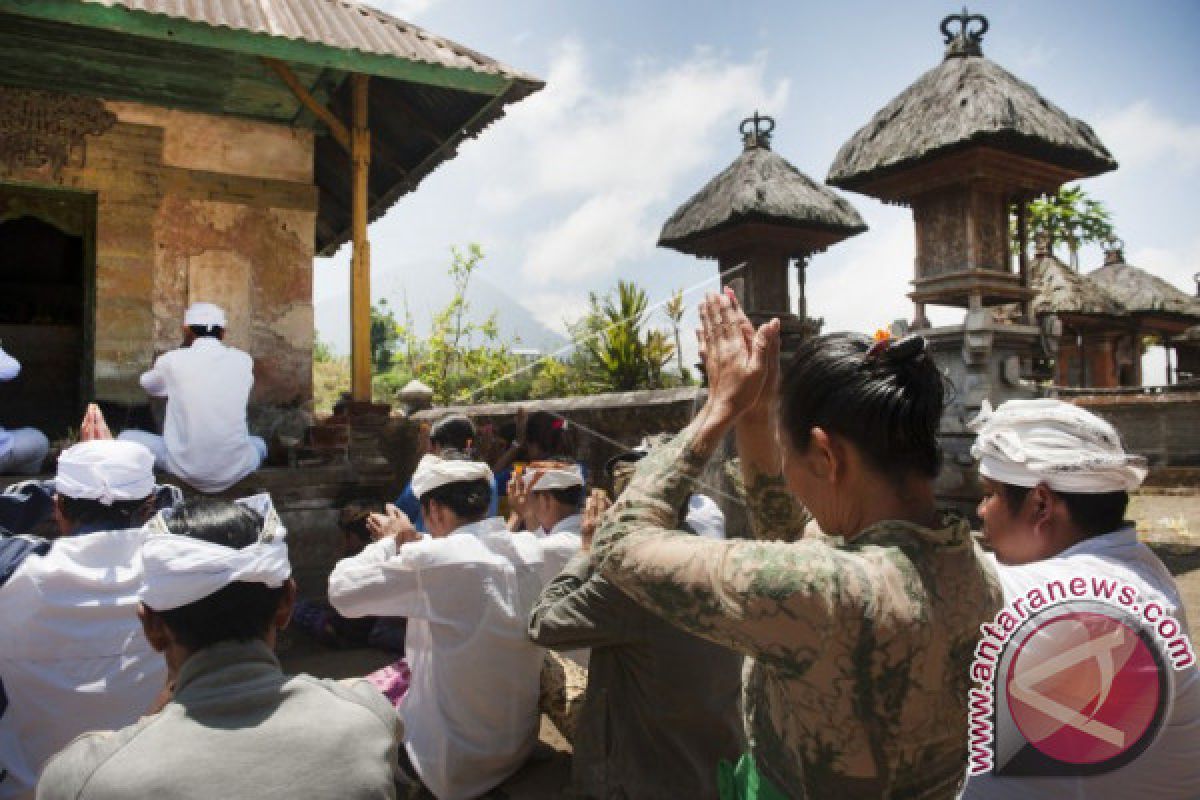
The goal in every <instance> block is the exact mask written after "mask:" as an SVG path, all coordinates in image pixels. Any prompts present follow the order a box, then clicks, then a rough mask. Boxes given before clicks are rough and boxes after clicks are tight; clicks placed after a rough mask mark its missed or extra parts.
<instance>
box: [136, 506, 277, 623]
mask: <svg viewBox="0 0 1200 800" xmlns="http://www.w3.org/2000/svg"><path fill="white" fill-rule="evenodd" d="M235 502H237V503H238V504H239V505H244V506H247V507H248V508H251V509H253V510H254V511H256V512H258V513H259V514H260V515H261V516H262V517H263V527H262V531H261V533H260V534H259V537H258V541H257V542H255V543H254V544H252V545H250V546H248V547H243V548H241V549H238V548H233V547H225V546H224V545H219V544H214V543H213V542H205V541H202V540H200V539H193V538H192V537H190V536H180V535H178V534H173V533H171V532H170V531H169V529H168V527H167V522H166V520H167V515H168V513H169V512H166V511H164V512H162V513H160V514H158V516H156V517H155V518H154V519H152V520H150V522H149V523H148V524H147V527H148V529H149V532H150V534H151V535H150V536H148V537H146V542H145V544H143V545H142V564H143V566H144V568H145V583H144V584H143V585H142V589H141V591H140V592H138V599H139V600H141V601H142V603H143V604H145V605H146V606H147V607H149V608H152V609H154V610H155V611H170V610H171V609H174V608H180V607H181V606H186V605H189V604H191V603H195V602H196V601H197V600H203V599H204V598H205V597H208V596H209V595H210V594H213V593H215V592H218V591H220V590H221V589H224V588H225V587H226V586H228V585H229V584H231V583H233V582H234V581H245V582H247V583H262V584H265V585H266V586H268V587H270V588H272V589H278V588H279V587H280V586H282V585H283V582H284V581H286V580H287V579H288V578H290V577H291V575H292V565H291V563H290V562H289V561H288V551H287V541H286V537H287V529H286V528H284V527H283V523H282V522H281V521H280V519H279V515H278V514H277V513H276V512H275V507H274V505H273V504H272V503H271V496H270V495H269V494H256V495H254V496H253V497H247V498H244V499H242V500H237V501H235Z"/></svg>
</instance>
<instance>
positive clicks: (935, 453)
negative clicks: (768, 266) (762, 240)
mask: <svg viewBox="0 0 1200 800" xmlns="http://www.w3.org/2000/svg"><path fill="white" fill-rule="evenodd" d="M700 317H701V323H702V326H703V327H702V329H701V330H700V331H699V332H698V333H699V335H700V338H701V344H702V347H703V350H704V352H705V366H706V371H707V373H708V379H709V393H708V398H707V400H706V402H705V405H704V408H703V409H702V410H701V412H700V413H699V414H698V415H697V417H696V419H695V420H693V421H692V423H691V424H690V425H689V426H688V427H687V428H686V429H685V430H684V431H683V432H682V433H681V434H680V435H679V436H677V437H675V438H674V439H673V440H672V441H671V442H670V443H668V444H666V445H664V446H661V447H659V448H658V449H656V450H655V451H654V452H652V453H651V454H650V455H649V456H647V457H646V458H645V459H643V461H642V462H641V464H640V465H639V466H638V469H637V472H636V473H635V475H634V477H633V480H632V481H631V483H630V485H629V488H628V489H626V490H625V493H624V494H623V495H622V496H621V498H620V499H619V500H618V502H617V503H616V505H615V506H614V508H613V509H612V510H611V511H610V512H609V513H608V514H607V515H606V516H605V518H604V520H603V521H602V522H601V525H600V527H599V529H598V530H597V532H596V535H595V544H594V546H593V553H594V556H593V557H594V559H595V563H596V564H597V565H598V566H599V570H600V572H601V573H603V574H604V576H605V577H607V578H608V579H609V580H611V581H612V582H613V583H615V584H616V585H617V586H618V587H619V588H621V589H622V590H623V591H624V592H625V593H626V594H628V595H629V596H630V597H632V598H634V599H635V600H636V601H637V602H639V603H640V604H642V605H644V606H645V607H647V608H649V609H651V610H653V611H655V612H656V613H658V614H659V615H661V616H662V617H664V618H666V619H667V620H669V621H670V622H672V623H673V624H674V625H676V626H678V627H680V628H682V629H684V630H686V631H689V632H691V633H695V634H697V635H700V636H704V637H707V638H709V639H711V640H713V641H715V642H717V643H719V644H722V645H725V646H726V647H730V648H732V649H734V650H737V651H739V652H741V653H742V654H744V655H746V656H748V657H749V658H750V661H749V662H748V667H747V670H746V671H745V672H744V678H743V709H742V713H743V717H744V723H745V727H746V733H747V738H748V751H747V753H746V754H745V755H744V756H743V757H742V759H741V760H740V761H739V762H738V764H737V765H736V766H734V765H730V764H722V765H721V766H720V783H721V792H722V797H723V798H739V799H740V798H756V797H757V798H777V797H778V798H782V797H801V798H803V797H808V798H818V797H821V798H823V797H841V798H884V797H906V798H952V797H954V796H955V794H956V793H957V790H958V788H959V785H960V784H961V782H962V780H963V778H964V777H965V774H966V767H967V690H968V687H969V674H968V673H969V670H970V662H971V658H972V655H973V652H974V648H975V643H976V639H977V637H978V631H979V626H980V625H981V624H982V623H984V622H986V621H987V620H989V619H991V618H992V617H993V616H994V615H995V613H996V612H997V611H998V610H999V608H1000V605H1001V592H1000V588H999V585H998V584H997V581H996V577H995V575H994V574H993V573H992V572H991V571H990V568H989V567H987V566H986V565H985V563H984V561H983V560H982V558H981V551H980V549H979V547H978V545H976V544H975V543H974V541H973V539H972V537H971V533H970V528H969V526H968V523H967V521H966V520H965V519H963V518H961V517H958V516H956V515H954V514H952V513H949V512H945V511H940V510H939V509H938V508H937V506H936V502H935V499H934V491H933V482H934V478H935V476H936V475H937V472H938V468H939V450H938V443H937V438H936V434H937V429H938V423H939V420H940V418H941V415H942V407H943V383H942V378H941V375H940V373H939V372H938V370H937V367H936V366H935V364H934V363H933V360H932V358H931V357H930V355H929V353H928V352H927V351H926V345H925V340H924V339H923V338H921V337H919V336H912V337H907V338H905V339H901V340H900V341H892V340H891V339H889V338H887V337H880V338H878V339H877V340H876V341H872V340H871V339H869V338H867V337H865V336H858V335H854V334H831V335H826V336H820V337H815V338H812V339H809V340H807V341H806V342H804V344H803V345H802V346H801V347H800V348H799V349H798V351H797V352H796V353H795V355H794V357H793V358H792V359H791V361H790V362H789V364H788V365H787V367H786V370H785V376H784V378H783V380H782V381H781V379H780V366H779V322H778V320H772V321H771V322H768V323H767V324H765V325H763V326H762V327H760V328H758V329H757V330H755V328H754V326H753V325H752V324H751V323H750V322H749V320H748V319H747V318H746V316H745V314H743V313H742V311H741V309H740V308H739V307H738V304H737V300H736V298H735V297H734V296H733V294H732V292H729V291H728V290H726V293H725V294H721V295H716V294H710V295H709V296H708V297H707V298H706V299H705V301H704V303H703V304H702V305H701V307H700ZM730 431H734V432H735V433H736V437H737V448H738V454H739V456H740V459H741V464H742V471H743V474H744V478H745V484H746V494H747V498H746V501H747V504H748V507H749V511H750V517H751V522H752V528H753V532H754V537H755V539H756V540H757V541H726V542H721V541H703V540H698V539H696V537H694V536H688V535H687V534H685V533H680V532H676V531H674V530H672V528H673V527H674V525H675V510H676V509H678V508H680V507H681V504H682V503H683V502H685V501H686V499H687V497H688V496H689V495H690V494H691V493H692V492H693V491H695V484H696V481H697V479H698V477H699V475H700V474H701V471H702V470H703V469H704V466H705V463H706V462H707V461H708V459H709V458H710V457H711V456H712V454H713V452H714V451H715V450H716V449H717V447H718V444H719V443H720V442H721V440H722V439H723V438H724V437H725V435H726V434H727V433H728V432H730ZM813 518H815V520H816V522H817V523H818V524H819V526H820V528H821V531H822V532H823V533H824V534H825V536H816V535H810V536H805V535H804V530H805V526H806V524H807V523H808V522H809V521H810V519H813ZM714 768H717V765H714Z"/></svg>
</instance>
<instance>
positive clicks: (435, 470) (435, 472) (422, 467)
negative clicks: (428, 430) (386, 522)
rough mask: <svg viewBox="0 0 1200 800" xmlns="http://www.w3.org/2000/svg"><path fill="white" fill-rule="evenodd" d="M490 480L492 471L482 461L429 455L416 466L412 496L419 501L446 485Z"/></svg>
mask: <svg viewBox="0 0 1200 800" xmlns="http://www.w3.org/2000/svg"><path fill="white" fill-rule="evenodd" d="M491 480H492V470H491V469H490V468H489V467H488V465H487V464H484V463H483V462H482V461H466V460H461V459H453V458H442V457H440V456H435V455H433V454H432V453H429V454H427V455H426V456H425V457H424V458H422V459H421V463H420V464H417V469H416V471H414V472H413V476H412V480H411V483H412V490H413V494H415V495H416V496H417V499H418V500H419V499H421V498H422V497H424V496H425V495H426V494H428V493H429V492H432V491H433V490H434V489H437V488H438V487H439V486H445V485H446V484H448V483H463V482H466V481H488V482H491Z"/></svg>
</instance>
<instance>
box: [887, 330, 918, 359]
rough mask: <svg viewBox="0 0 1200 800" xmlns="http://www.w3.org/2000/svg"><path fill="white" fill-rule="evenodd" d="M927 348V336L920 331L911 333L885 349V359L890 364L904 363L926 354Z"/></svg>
mask: <svg viewBox="0 0 1200 800" xmlns="http://www.w3.org/2000/svg"><path fill="white" fill-rule="evenodd" d="M925 348H926V341H925V337H924V336H922V335H921V334H919V333H910V334H909V335H908V336H905V337H904V338H903V339H900V340H899V341H897V342H894V343H893V344H892V346H891V347H889V348H888V349H887V350H884V351H883V360H884V361H886V362H888V363H889V364H903V363H904V362H906V361H912V360H913V359H914V358H917V357H919V356H922V355H924V354H925Z"/></svg>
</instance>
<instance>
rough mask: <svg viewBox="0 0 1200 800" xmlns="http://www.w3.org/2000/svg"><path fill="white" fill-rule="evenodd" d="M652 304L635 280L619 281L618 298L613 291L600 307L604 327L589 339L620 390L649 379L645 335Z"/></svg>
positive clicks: (600, 362)
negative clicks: (643, 327)
mask: <svg viewBox="0 0 1200 800" xmlns="http://www.w3.org/2000/svg"><path fill="white" fill-rule="evenodd" d="M648 305H649V301H648V300H647V299H646V293H645V292H644V291H643V290H642V289H639V288H638V287H637V285H636V284H635V283H633V282H632V281H617V291H616V298H615V299H614V297H613V296H612V295H611V294H610V295H609V296H608V297H607V298H605V300H604V305H603V306H602V308H601V309H600V316H601V319H602V320H603V322H604V328H603V329H602V332H601V333H600V334H599V335H598V336H595V337H593V338H591V339H589V340H588V348H589V349H590V350H591V352H592V355H593V356H594V357H595V358H596V361H597V362H598V363H599V364H600V367H601V368H602V369H603V370H604V372H605V374H606V375H607V376H608V379H609V383H610V384H611V386H612V388H614V389H616V390H618V391H629V390H631V389H637V388H639V387H640V386H644V385H645V383H646V381H647V379H648V378H649V372H650V371H649V365H648V362H647V360H646V346H645V344H644V343H643V342H642V337H641V333H642V325H643V324H644V323H645V315H646V308H647V306H648Z"/></svg>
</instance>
